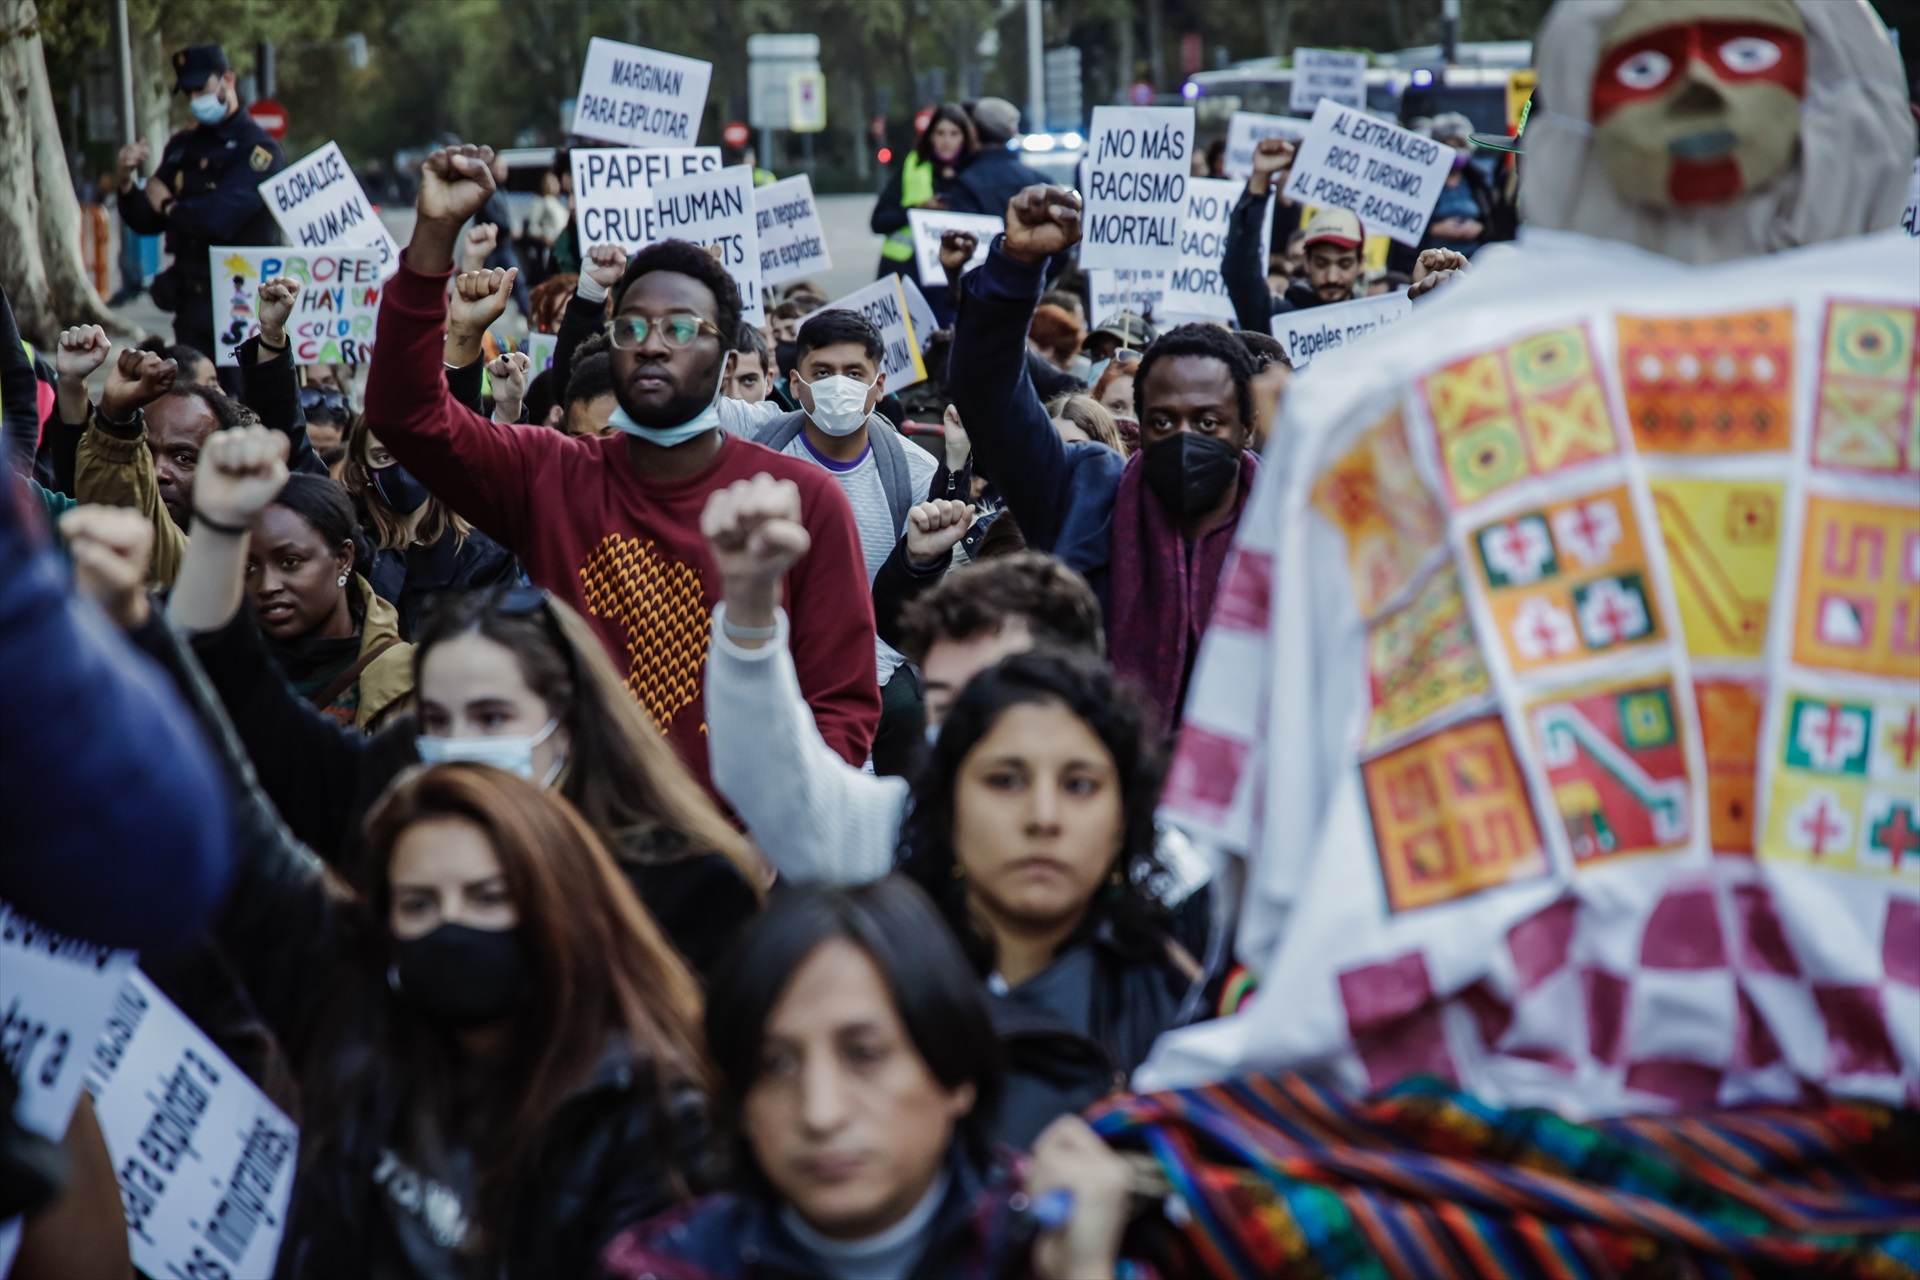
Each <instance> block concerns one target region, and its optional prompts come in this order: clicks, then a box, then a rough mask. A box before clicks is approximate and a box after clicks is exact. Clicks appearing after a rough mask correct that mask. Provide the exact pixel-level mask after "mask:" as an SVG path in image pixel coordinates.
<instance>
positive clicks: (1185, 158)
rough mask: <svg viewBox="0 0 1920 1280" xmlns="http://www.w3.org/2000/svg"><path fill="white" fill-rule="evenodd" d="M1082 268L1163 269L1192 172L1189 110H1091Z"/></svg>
mask: <svg viewBox="0 0 1920 1280" xmlns="http://www.w3.org/2000/svg"><path fill="white" fill-rule="evenodd" d="M1087 155H1088V157H1089V162H1090V163H1089V165H1088V169H1087V186H1086V191H1085V195H1086V208H1085V210H1084V212H1083V213H1082V214H1081V227H1082V237H1081V241H1080V266H1081V268H1082V269H1083V270H1089V271H1090V270H1092V269H1093V268H1095V267H1112V268H1115V269H1118V270H1143V269H1149V268H1169V267H1172V266H1173V264H1174V263H1175V262H1176V261H1178V259H1179V257H1180V236H1179V231H1180V215H1181V213H1182V211H1183V210H1184V209H1185V206H1186V200H1187V178H1188V176H1189V175H1190V173H1191V172H1192V161H1191V159H1190V157H1191V156H1192V155H1193V108H1192V107H1095V108H1094V109H1093V135H1092V138H1091V139H1090V140H1089V142H1088V144H1087Z"/></svg>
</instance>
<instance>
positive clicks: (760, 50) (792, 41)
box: [747, 34, 826, 132]
mask: <svg viewBox="0 0 1920 1280" xmlns="http://www.w3.org/2000/svg"><path fill="white" fill-rule="evenodd" d="M747 59H748V61H747V122H748V123H749V124H751V125H752V126H753V127H754V128H756V129H793V130H797V131H801V132H817V131H818V130H820V129H822V128H825V127H826V124H825V112H826V93H825V91H824V84H819V85H816V88H818V89H820V92H819V93H818V94H817V95H816V96H817V99H818V107H817V111H816V114H818V115H819V116H820V118H821V123H820V124H819V125H815V126H813V128H812V129H811V130H808V129H803V128H802V126H801V125H796V124H795V123H794V106H795V103H796V101H799V100H798V99H797V98H796V96H795V91H794V88H793V81H794V78H795V77H796V76H802V75H807V74H812V75H814V76H818V75H819V74H820V37H819V36H815V35H804V34H779V35H766V34H763V35H757V36H748V37H747ZM801 105H802V106H807V107H811V106H812V105H813V104H812V102H811V101H806V102H801ZM809 118H811V117H809Z"/></svg>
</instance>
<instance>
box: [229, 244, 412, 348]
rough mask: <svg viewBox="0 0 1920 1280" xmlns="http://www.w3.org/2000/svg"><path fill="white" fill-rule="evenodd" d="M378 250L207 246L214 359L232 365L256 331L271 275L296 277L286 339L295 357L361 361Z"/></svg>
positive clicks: (369, 336) (376, 301)
mask: <svg viewBox="0 0 1920 1280" xmlns="http://www.w3.org/2000/svg"><path fill="white" fill-rule="evenodd" d="M380 260H381V259H380V250H379V249H377V248H371V247H370V248H365V249H320V250H315V251H313V252H302V251H301V250H298V249H257V248H253V247H251V246H249V247H245V248H229V249H222V248H213V249H209V250H207V261H208V269H209V270H211V271H212V273H213V321H214V335H213V342H214V346H215V347H217V348H218V352H217V357H216V361H215V362H216V363H218V364H220V365H223V366H227V367H236V366H238V365H239V363H240V357H239V347H240V344H241V343H243V342H245V341H246V340H247V339H248V338H251V337H253V336H254V335H255V334H257V333H259V332H260V313H259V304H260V285H261V284H262V283H263V282H264V281H267V280H271V279H273V278H274V277H275V276H286V277H288V278H290V279H293V280H298V281H299V282H300V293H299V296H298V297H297V298H295V300H294V304H293V315H292V316H291V317H290V318H289V319H288V320H287V341H288V343H289V344H290V345H291V347H292V348H293V362H294V363H295V364H365V363H367V361H368V360H370V359H372V357H373V329H374V323H375V321H377V320H378V319H379V315H380V291H381V281H382V280H384V279H385V277H384V276H383V275H381V273H380Z"/></svg>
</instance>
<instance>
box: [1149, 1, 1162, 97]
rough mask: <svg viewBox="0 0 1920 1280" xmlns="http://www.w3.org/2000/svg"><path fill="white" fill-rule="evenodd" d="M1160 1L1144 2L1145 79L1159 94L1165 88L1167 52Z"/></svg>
mask: <svg viewBox="0 0 1920 1280" xmlns="http://www.w3.org/2000/svg"><path fill="white" fill-rule="evenodd" d="M1161 3H1162V0H1146V7H1147V78H1148V79H1149V80H1152V81H1153V91H1154V92H1155V93H1160V92H1162V91H1164V90H1165V89H1166V87H1167V50H1166V43H1167V38H1166V28H1165V24H1164V23H1163V22H1162V21H1161V20H1160V19H1161V12H1160V6H1161Z"/></svg>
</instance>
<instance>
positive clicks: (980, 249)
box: [907, 209, 1007, 285]
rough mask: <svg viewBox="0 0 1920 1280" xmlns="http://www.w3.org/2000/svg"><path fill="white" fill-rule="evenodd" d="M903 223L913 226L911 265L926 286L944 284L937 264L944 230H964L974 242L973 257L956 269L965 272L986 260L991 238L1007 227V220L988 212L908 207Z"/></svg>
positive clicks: (941, 270)
mask: <svg viewBox="0 0 1920 1280" xmlns="http://www.w3.org/2000/svg"><path fill="white" fill-rule="evenodd" d="M907 225H908V226H909V227H911V228H913V252H914V255H915V264H914V265H916V266H917V267H919V269H920V278H921V279H922V280H925V281H926V282H927V283H928V284H930V285H945V284H946V280H947V273H946V270H945V268H943V267H942V266H941V265H940V237H941V235H942V234H944V233H945V232H948V231H967V232H971V233H972V234H973V236H974V238H975V240H977V241H978V243H977V244H976V245H974V249H973V256H972V257H971V258H968V259H967V265H966V266H964V267H962V268H960V270H961V273H962V274H965V273H966V272H968V271H971V270H973V269H974V268H975V267H977V266H979V265H980V264H981V263H983V262H985V261H986V260H987V250H989V249H991V248H993V238H994V237H995V236H997V235H999V234H1000V233H1001V232H1002V231H1005V230H1006V229H1007V220H1006V219H1005V218H996V217H994V216H993V215H992V214H990V213H950V212H948V211H946V210H944V209H909V210H907Z"/></svg>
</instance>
